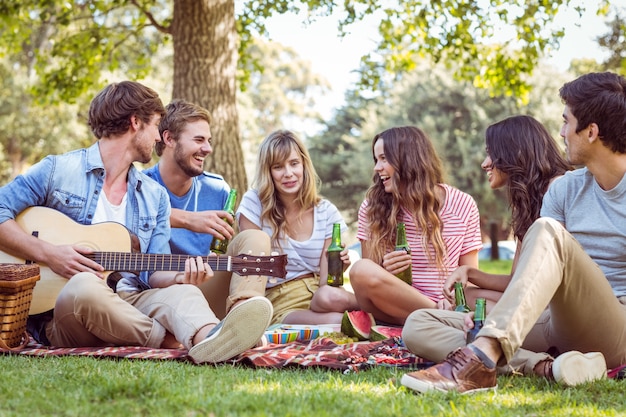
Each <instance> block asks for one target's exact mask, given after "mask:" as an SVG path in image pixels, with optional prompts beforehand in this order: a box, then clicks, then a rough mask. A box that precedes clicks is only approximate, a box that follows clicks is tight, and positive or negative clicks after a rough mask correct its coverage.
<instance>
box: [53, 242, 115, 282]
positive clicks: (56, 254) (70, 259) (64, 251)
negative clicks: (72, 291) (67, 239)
mask: <svg viewBox="0 0 626 417" xmlns="http://www.w3.org/2000/svg"><path fill="white" fill-rule="evenodd" d="M93 252H94V251H93V250H92V249H90V248H87V247H85V246H79V245H49V246H48V249H46V250H45V251H44V256H45V260H44V263H45V264H46V265H48V267H49V268H50V269H52V270H53V271H54V272H55V273H57V274H59V275H61V276H62V277H65V278H67V279H69V278H72V277H73V276H74V275H76V274H78V273H79V272H92V273H94V274H96V275H97V276H98V277H100V278H104V274H103V271H104V268H103V267H102V266H101V265H99V264H97V263H96V262H95V261H93V260H92V259H89V258H87V257H85V256H83V255H90V254H92V253H93Z"/></svg>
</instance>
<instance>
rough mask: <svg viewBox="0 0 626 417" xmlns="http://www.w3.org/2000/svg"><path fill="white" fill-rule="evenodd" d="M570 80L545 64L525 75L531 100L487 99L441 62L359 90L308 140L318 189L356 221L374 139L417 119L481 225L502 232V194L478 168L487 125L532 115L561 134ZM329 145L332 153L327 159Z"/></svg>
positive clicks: (505, 223)
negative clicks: (375, 88)
mask: <svg viewBox="0 0 626 417" xmlns="http://www.w3.org/2000/svg"><path fill="white" fill-rule="evenodd" d="M567 80H568V76H567V75H564V74H559V73H558V72H556V70H554V69H552V68H549V67H542V69H541V71H539V72H538V74H537V75H535V76H533V77H532V78H530V79H529V83H530V85H532V86H533V88H532V90H531V96H530V100H529V104H528V105H521V104H520V102H519V101H518V100H516V99H515V98H513V97H506V96H497V97H491V96H490V95H489V94H488V92H487V91H485V90H482V89H478V88H476V87H474V86H472V85H471V84H470V83H468V82H465V81H459V80H457V79H455V78H454V77H453V74H452V71H450V70H448V69H446V68H444V67H443V66H442V65H434V66H431V65H427V64H425V63H422V65H421V66H420V68H419V69H416V70H415V71H413V72H411V73H408V74H406V75H405V76H404V77H403V79H402V80H399V81H398V82H396V83H393V85H390V86H389V90H384V91H382V92H381V95H380V96H378V97H375V98H373V99H369V100H366V99H363V98H362V97H361V96H360V95H358V94H351V95H348V96H347V98H346V101H347V104H346V106H344V107H343V108H342V109H340V110H339V111H338V113H337V117H336V118H335V119H334V120H333V121H331V122H330V123H329V124H328V128H327V129H326V130H324V131H323V132H321V133H320V134H319V135H318V136H315V137H313V138H311V140H310V149H311V155H312V158H313V159H314V161H315V166H316V168H317V170H318V173H319V175H320V177H321V178H322V184H323V187H322V192H323V193H324V195H325V196H327V197H328V198H329V199H331V200H332V201H333V202H334V203H335V204H336V205H337V206H338V207H339V208H340V209H341V210H342V211H343V212H344V213H346V215H347V216H348V219H347V220H348V221H349V222H354V221H355V220H356V211H357V210H358V207H359V204H360V203H361V201H362V199H363V196H364V193H365V191H366V190H367V188H368V187H369V185H370V184H371V178H372V175H373V171H372V170H373V166H374V163H373V159H372V153H371V146H372V143H371V140H372V138H373V137H374V135H375V134H376V133H378V132H380V131H382V130H384V129H387V128H389V127H391V126H401V125H415V126H418V127H420V128H421V129H423V130H424V131H425V132H426V133H427V134H428V135H429V136H430V138H431V140H432V141H433V143H434V144H435V147H436V149H437V151H438V153H439V155H440V156H441V158H442V160H443V162H444V165H445V168H446V172H447V182H449V183H450V184H452V185H454V186H456V187H458V188H459V189H461V190H463V191H465V192H467V193H469V194H471V195H472V196H473V197H474V198H475V199H476V201H477V204H478V207H479V210H480V213H481V218H482V223H483V227H484V228H486V226H487V225H488V224H490V223H496V224H497V225H498V227H499V228H500V230H501V233H502V236H501V237H502V238H504V237H506V236H507V234H508V229H509V227H508V220H509V218H510V216H509V214H510V213H509V212H510V210H509V209H508V207H507V199H506V195H505V194H504V192H503V191H501V190H496V191H495V192H494V191H493V190H491V189H490V188H489V185H488V183H487V181H486V180H485V173H484V172H483V171H482V169H481V168H480V164H481V162H482V161H483V160H484V158H485V144H484V133H485V130H486V128H487V126H489V124H491V123H493V122H495V121H498V120H501V119H503V118H505V117H508V116H511V115H514V114H529V115H532V116H534V117H536V118H537V119H538V120H540V121H541V122H542V123H544V125H546V127H547V128H548V130H549V131H550V132H553V133H554V137H555V138H558V132H559V129H560V120H561V118H560V115H561V113H562V110H563V109H562V104H561V103H560V100H559V96H558V89H559V87H560V86H561V85H562V84H563V83H564V82H565V81H567ZM550 92H551V93H550ZM331 151H334V152H335V154H334V155H333V156H332V157H329V156H328V155H329V153H331Z"/></svg>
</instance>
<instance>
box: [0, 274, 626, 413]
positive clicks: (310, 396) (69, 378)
mask: <svg viewBox="0 0 626 417" xmlns="http://www.w3.org/2000/svg"><path fill="white" fill-rule="evenodd" d="M481 267H483V268H484V269H488V268H489V269H490V270H492V271H494V272H495V271H501V272H507V270H506V268H507V265H506V263H504V264H502V265H491V264H489V265H481ZM492 267H493V268H492ZM494 268H497V269H494ZM508 268H510V262H509V263H508ZM0 369H1V370H2V383H1V384H0V417H3V416H183V417H188V416H298V417H300V416H316V417H317V416H342V417H344V416H383V417H384V416H406V417H409V416H564V417H565V416H626V405H625V403H626V402H625V401H624V388H625V387H626V385H625V384H626V382H624V381H613V380H606V381H600V382H596V383H593V384H587V385H583V386H579V387H576V388H564V387H561V386H558V385H555V384H550V383H548V382H547V381H545V380H543V379H540V378H532V377H516V376H501V377H499V378H498V389H497V391H495V392H489V393H480V394H475V395H467V396H463V395H458V394H438V393H437V394H428V395H416V394H414V393H413V392H411V391H410V390H407V389H405V388H404V387H401V386H398V385H397V384H396V382H395V381H396V380H399V379H400V377H401V376H402V375H403V374H404V372H406V371H405V370H401V369H395V368H387V367H379V368H376V369H372V370H368V371H362V372H357V373H349V374H345V375H344V374H342V373H340V372H337V371H327V370H322V369H283V370H271V371H268V370H262V369H261V370H260V369H251V368H246V367H241V366H231V365H221V366H211V365H209V366H196V365H192V364H190V363H181V362H174V361H149V360H145V361H144V360H127V359H122V360H116V359H112V360H103V359H93V358H87V357H51V358H46V359H42V358H31V357H19V356H0Z"/></svg>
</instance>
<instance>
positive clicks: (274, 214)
mask: <svg viewBox="0 0 626 417" xmlns="http://www.w3.org/2000/svg"><path fill="white" fill-rule="evenodd" d="M294 149H295V150H296V151H297V152H298V154H299V155H300V158H302V167H303V177H302V187H301V188H300V190H299V191H298V195H297V197H296V204H297V205H298V206H299V208H300V213H299V215H301V214H302V213H304V212H305V211H306V210H307V209H309V208H311V207H314V206H316V205H317V204H318V203H319V202H320V200H321V196H320V195H319V191H318V189H319V185H320V179H319V177H318V176H317V173H316V172H315V168H314V167H313V163H312V162H311V157H310V155H309V151H308V150H307V149H306V147H305V146H304V144H303V143H302V141H301V140H300V139H299V138H298V137H297V136H296V135H295V134H294V133H293V132H291V131H289V130H277V131H275V132H272V133H270V134H269V136H267V137H266V138H265V139H264V140H263V142H261V145H260V146H259V160H258V163H257V169H256V175H255V177H254V181H253V183H252V187H253V188H254V189H256V190H257V192H258V194H259V199H260V200H261V207H262V210H261V223H262V224H261V227H263V224H266V223H267V224H269V225H270V226H271V228H272V242H274V243H275V244H277V245H278V246H279V247H280V246H281V245H280V240H281V239H284V238H285V237H286V235H288V232H289V231H288V230H287V227H288V226H287V221H286V220H287V219H286V213H285V207H284V205H283V204H282V202H281V201H280V199H279V198H278V197H277V193H276V188H275V186H274V181H273V179H272V166H273V165H274V164H279V163H283V162H284V161H286V160H287V159H288V158H289V156H290V154H291V151H292V150H294Z"/></svg>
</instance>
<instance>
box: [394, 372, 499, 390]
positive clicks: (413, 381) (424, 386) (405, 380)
mask: <svg viewBox="0 0 626 417" xmlns="http://www.w3.org/2000/svg"><path fill="white" fill-rule="evenodd" d="M400 383H401V384H402V385H404V386H405V387H407V388H409V389H412V390H413V391H417V392H420V393H422V394H424V393H427V392H433V391H435V392H448V390H445V389H442V388H438V387H436V386H434V385H433V384H431V383H429V382H426V381H422V380H419V379H417V378H413V377H412V376H410V375H409V374H404V375H402V379H401V380H400ZM496 388H497V386H494V387H487V388H476V389H472V390H467V391H463V392H462V393H461V394H472V393H474V392H480V391H495V389H496Z"/></svg>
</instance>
